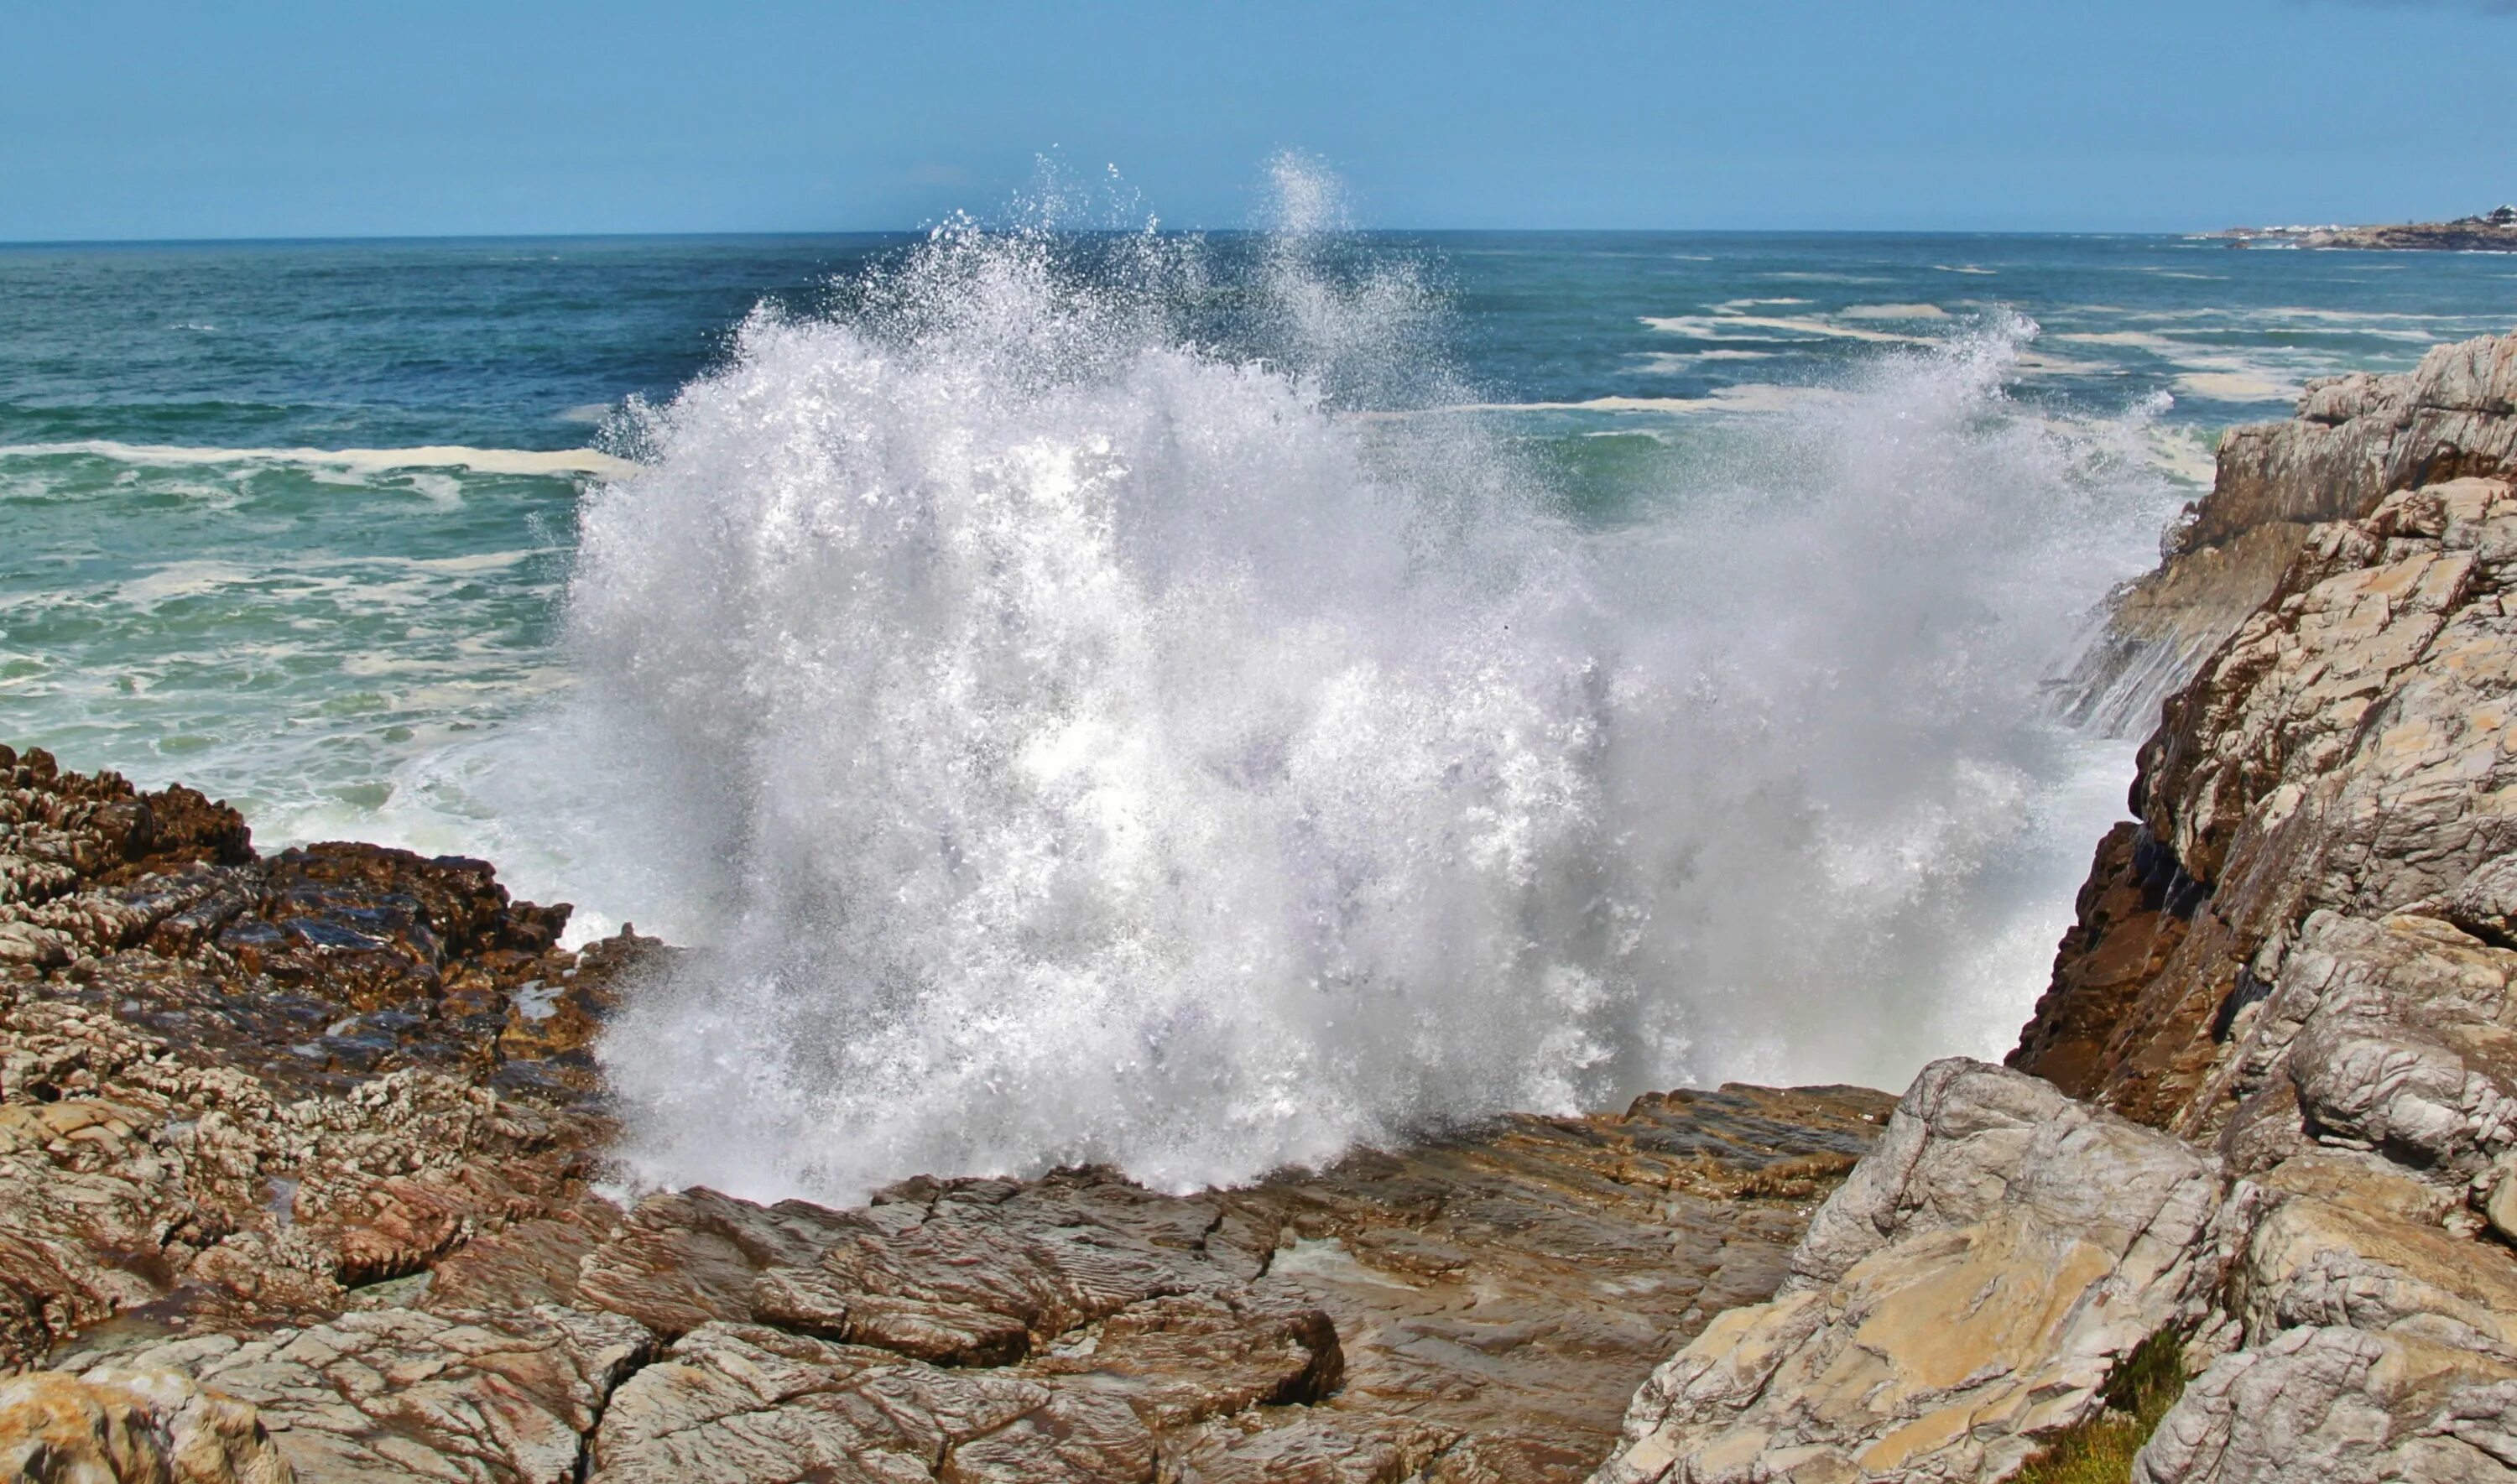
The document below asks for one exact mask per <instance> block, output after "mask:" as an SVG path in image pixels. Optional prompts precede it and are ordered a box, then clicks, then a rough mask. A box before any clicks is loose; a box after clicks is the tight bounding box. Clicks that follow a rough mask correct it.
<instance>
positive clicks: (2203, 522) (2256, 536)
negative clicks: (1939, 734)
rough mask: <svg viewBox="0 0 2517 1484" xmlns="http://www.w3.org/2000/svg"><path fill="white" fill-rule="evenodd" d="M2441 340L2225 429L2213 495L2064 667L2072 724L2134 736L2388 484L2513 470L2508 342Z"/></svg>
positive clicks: (2512, 360) (2514, 360) (2512, 361)
mask: <svg viewBox="0 0 2517 1484" xmlns="http://www.w3.org/2000/svg"><path fill="white" fill-rule="evenodd" d="M2513 343H2517V342H2511V341H2508V340H2501V339H2489V338H2486V339H2482V340H2475V341H2468V342H2465V343H2464V344H2461V345H2448V346H2440V347H2439V348H2437V349H2436V350H2434V351H2432V352H2430V353H2429V354H2428V355H2427V356H2426V357H2424V358H2422V360H2421V363H2420V365H2419V366H2418V367H2417V368H2416V369H2414V370H2411V371H2409V372H2405V373H2402V374H2400V375H2392V376H2372V375H2368V374H2367V373H2365V372H2364V373H2357V374H2353V375H2349V376H2340V377H2333V378H2329V379H2326V380H2323V381H2317V382H2311V383H2309V385H2308V389H2307V394H2306V396H2305V397H2303V398H2301V399H2300V401H2299V405H2298V415H2297V416H2296V417H2294V418H2292V419H2290V420H2289V421H2286V422H2278V423H2264V424H2260V425H2257V426H2252V427H2240V428H2232V429H2230V430H2229V431H2228V433H2227V434H2226V435H2225V436H2224V437H2223V438H2222V440H2221V443H2220V452H2219V468H2218V473H2217V477H2216V478H2215V480H2214V482H2213V485H2212V488H2211V492H2210V494H2209V495H2208V496H2207V497H2205V498H2204V499H2202V500H2201V501H2200V502H2199V503H2198V504H2197V506H2196V507H2195V509H2194V511H2193V512H2192V514H2191V517H2190V518H2189V519H2188V520H2186V521H2185V522H2183V523H2181V524H2180V525H2179V526H2178V527H2177V529H2176V530H2174V531H2173V532H2171V533H2170V535H2169V536H2168V538H2167V541H2166V543H2165V552H2164V560H2163V561H2161V562H2160V564H2159V567H2158V570H2157V571H2155V572H2152V573H2150V574H2149V575H2148V576H2146V577H2143V578H2142V579H2140V580H2139V581H2137V582H2134V583H2132V584H2131V585H2130V586H2129V587H2127V588H2126V589H2125V590H2124V591H2123V592H2122V593H2120V594H2118V595H2117V596H2116V598H2115V600H2114V603H2113V608H2112V614H2111V615H2110V623H2109V626H2108V630H2107V632H2106V634H2105V636H2104V637H2103V638H2102V639H2101V640H2100V641H2099V642H2098V643H2096V644H2094V645H2092V646H2091V647H2090V649H2089V650H2088V652H2087V654H2086V656H2085V657H2083V659H2082V660H2081V661H2080V664H2079V666H2078V667H2077V670H2076V672H2075V673H2074V674H2073V675H2072V676H2071V677H2070V680H2069V686H2068V687H2067V694H2068V695H2069V697H2070V698H2071V700H2070V701H2069V704H2068V706H2067V707H2066V709H2067V710H2068V711H2069V713H2070V714H2071V715H2072V716H2073V718H2074V719H2075V720H2078V721H2081V722H2084V723H2092V724H2095V725H2098V726H2100V727H2102V728H2103V729H2104V730H2106V731H2108V732H2110V733H2113V734H2117V735H2126V734H2129V735H2133V736H2139V735H2141V734H2142V733H2143V732H2145V731H2147V730H2148V729H2149V727H2150V726H2151V725H2152V724H2153V723H2154V721H2155V719H2156V710H2155V708H2156V706H2157V704H2158V701H2159V700H2160V698H2161V697H2162V696H2163V695H2165V694H2167V693H2169V692H2172V691H2173V690H2175V689H2176V688H2177V687H2179V686H2181V685H2182V684H2183V683H2184V682H2185V680H2186V679H2188V678H2189V677H2191V676H2192V675H2193V674H2194V673H2195V671H2196V670H2197V668H2198V667H2199V666H2200V664H2201V662H2202V661H2203V660H2204V659H2205V658H2206V657H2209V656H2210V655H2211V654H2212V653H2213V652H2214V651H2215V650H2217V649H2218V648H2219V647H2220V646H2221V645H2222V644H2224V643H2226V642H2227V641H2228V639H2229V637H2230V636H2231V635H2232V634H2234V633H2235V632H2237V630H2238V628H2239V626H2240V624H2242V623H2244V622H2245V621H2246V620H2247V619H2248V618H2249V617H2251V616H2252V615H2254V614H2255V612H2256V611H2257V610H2258V609H2260V608H2262V607H2263V606H2264V604H2265V603H2266V602H2267V601H2268V600H2269V599H2270V598H2271V597H2272V596H2273V591H2274V588H2275V587H2276V586H2277V585H2279V583H2280V582H2281V580H2282V576H2283V574H2284V573H2286V572H2288V571H2289V568H2290V565H2291V563H2292V562H2293V561H2294V560H2295V559H2296V558H2297V556H2298V554H2299V552H2300V551H2301V549H2302V548H2304V546H2305V545H2306V543H2307V541H2308V539H2309V535H2310V533H2311V532H2312V531H2313V530H2315V529H2316V527H2318V526H2319V525H2321V524H2323V523H2325V522H2332V521H2348V520H2358V519H2361V518H2363V517H2365V516H2367V515H2368V513H2369V512H2370V511H2372V510H2374V509H2375V508H2376V505H2377V502H2378V501H2379V500H2381V499H2383V498H2385V497H2386V496H2387V495H2388V494H2391V493H2394V492H2395V491H2397V490H2402V489H2410V488H2417V487H2419V486H2422V485H2432V484H2440V483H2444V482H2446V481H2448V480H2452V479H2454V478H2457V477H2459V476H2465V475H2477V476H2486V477H2487V476H2493V475H2496V474H2500V473H2503V472H2504V471H2507V470H2508V469H2510V468H2511V467H2512V466H2517V421H2512V420H2511V419H2510V417H2509V415H2508V414H2509V407H2510V398H2511V396H2512V395H2517V350H2512V349H2511V346H2512V344H2513Z"/></svg>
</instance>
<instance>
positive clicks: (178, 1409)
mask: <svg viewBox="0 0 2517 1484" xmlns="http://www.w3.org/2000/svg"><path fill="white" fill-rule="evenodd" d="M291 1477H292V1475H291V1473H290V1470H289V1467H288V1463H287V1461H286V1460H285V1459H283V1458H282V1457H281V1456H280V1454H279V1451H278V1449H277V1447H275V1446H274V1445H273V1443H272V1439H271V1434H270V1432H269V1431H268V1430H266V1429H265V1428H264V1426H263V1424H262V1421H261V1419H260V1418H259V1417H257V1416H256V1414H255V1412H254V1410H253V1408H252V1407H250V1406H247V1405H246V1404H244V1403H242V1402H239V1401H237V1400H235V1398H233V1397H229V1396H226V1395H223V1394H221V1393H219V1392H217V1391H213V1390H207V1389H204V1388H202V1387H199V1386H195V1385H194V1384H192V1381H191V1380H190V1379H189V1378H185V1377H183V1376H180V1375H177V1374H175V1373H173V1372H169V1371H146V1370H127V1369H121V1368H115V1367H104V1368H100V1369H98V1370H95V1371H91V1372H89V1373H88V1374H87V1375H86V1376H84V1377H71V1376H64V1375H62V1374H61V1373H59V1372H37V1373H35V1374H33V1375H29V1376H16V1377H9V1378H0V1478H6V1479H11V1480H25V1481H28V1484H36V1481H44V1484H50V1481H56V1480H58V1481H63V1484H70V1481H78V1484H289V1480H290V1479H291Z"/></svg>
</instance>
